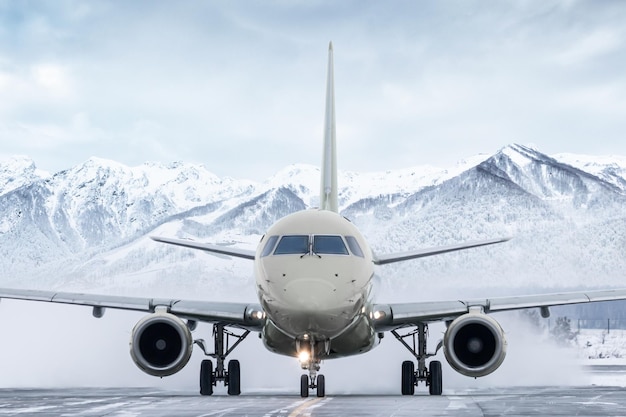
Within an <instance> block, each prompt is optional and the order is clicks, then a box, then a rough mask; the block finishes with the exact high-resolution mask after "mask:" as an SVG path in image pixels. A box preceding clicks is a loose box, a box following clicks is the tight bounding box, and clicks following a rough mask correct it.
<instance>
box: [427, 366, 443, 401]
mask: <svg viewBox="0 0 626 417" xmlns="http://www.w3.org/2000/svg"><path fill="white" fill-rule="evenodd" d="M442 379H443V378H442V375H441V362H439V361H432V362H431V363H430V365H428V392H429V393H430V395H441V392H442V391H443V381H442Z"/></svg>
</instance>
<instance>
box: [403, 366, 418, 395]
mask: <svg viewBox="0 0 626 417" xmlns="http://www.w3.org/2000/svg"><path fill="white" fill-rule="evenodd" d="M413 394H415V364H414V363H413V362H412V361H404V362H402V395H413Z"/></svg>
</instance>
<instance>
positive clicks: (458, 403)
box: [446, 395, 467, 410]
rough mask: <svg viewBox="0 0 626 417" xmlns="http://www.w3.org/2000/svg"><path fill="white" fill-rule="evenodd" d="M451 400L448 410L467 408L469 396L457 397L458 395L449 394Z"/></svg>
mask: <svg viewBox="0 0 626 417" xmlns="http://www.w3.org/2000/svg"><path fill="white" fill-rule="evenodd" d="M448 399H449V400H450V404H448V407H446V410H460V409H463V408H467V398H463V397H457V396H452V395H450V396H448Z"/></svg>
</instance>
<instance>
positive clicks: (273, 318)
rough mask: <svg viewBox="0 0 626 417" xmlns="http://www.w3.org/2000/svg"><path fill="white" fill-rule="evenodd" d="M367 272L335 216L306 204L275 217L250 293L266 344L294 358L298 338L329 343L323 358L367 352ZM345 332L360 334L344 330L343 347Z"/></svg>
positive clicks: (369, 267) (359, 248)
mask: <svg viewBox="0 0 626 417" xmlns="http://www.w3.org/2000/svg"><path fill="white" fill-rule="evenodd" d="M373 274H374V265H373V263H372V252H371V250H370V248H369V246H368V245H367V242H366V241H365V239H364V238H363V236H362V235H361V234H360V233H359V231H358V230H357V228H356V227H355V226H354V225H353V224H352V223H351V222H350V221H349V220H347V219H345V218H344V217H342V216H341V215H339V214H337V213H334V212H331V211H325V210H317V209H312V210H306V211H301V212H297V213H294V214H292V215H289V216H287V217H285V218H283V219H281V220H279V221H278V222H277V223H276V224H274V225H273V226H272V227H271V228H270V229H269V230H268V231H267V233H266V234H265V236H264V237H263V238H262V239H261V242H260V244H259V247H258V249H257V253H256V257H255V275H256V283H257V292H258V296H259V300H260V301H261V305H262V306H263V309H264V311H265V313H266V314H267V317H268V325H267V326H266V329H264V332H263V338H264V341H265V344H266V346H268V348H270V350H273V351H275V352H277V353H283V354H287V355H294V354H295V353H296V352H295V345H294V344H293V343H294V341H295V340H296V339H299V338H303V337H304V338H314V339H315V340H317V341H320V342H321V341H324V342H326V343H329V344H330V349H327V352H326V353H327V354H326V355H325V356H327V357H332V356H338V355H340V356H345V355H349V354H356V353H360V352H362V351H363V349H364V348H365V347H367V349H368V350H369V348H371V347H372V346H373V343H374V339H375V338H374V335H373V330H372V328H371V326H370V325H369V319H368V314H369V310H370V308H369V307H370V304H371V303H370V301H371V300H370V296H371V288H372V277H373ZM352 332H358V333H360V334H358V335H357V334H352V335H350V337H349V339H350V341H348V345H346V343H345V341H344V339H347V337H346V333H352ZM360 339H363V340H360ZM352 345H354V346H352ZM365 345H368V346H365ZM350 350H354V352H350ZM333 353H334V354H335V355H333Z"/></svg>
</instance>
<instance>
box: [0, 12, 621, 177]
mask: <svg viewBox="0 0 626 417" xmlns="http://www.w3.org/2000/svg"><path fill="white" fill-rule="evenodd" d="M625 21H626V2H622V1H609V0H602V1H551V0H546V1H534V2H533V1H511V0H508V1H495V0H493V1H489V0H481V1H471V0H467V1H465V0H464V1H428V0H425V1H412V0H411V1H402V0H398V1H391V2H380V1H367V0H364V1H353V0H346V1H341V2H337V1H322V0H312V1H299V0H295V1H288V0H269V1H267V0H264V1H261V0H258V1H255V0H249V1H180V2H172V1H159V0H155V1H132V2H129V1H78V0H60V1H55V2H50V1H43V0H42V1H29V0H24V1H12V0H0V160H2V159H6V158H8V157H10V156H11V155H27V156H30V157H31V158H33V159H34V161H35V163H36V164H37V166H38V167H39V168H40V169H43V170H46V171H49V172H52V173H54V172H57V171H60V170H63V169H67V168H70V167H72V166H75V165H78V164H80V163H82V162H84V161H85V160H87V159H88V158H90V157H92V156H96V157H100V158H106V159H112V160H116V161H118V162H121V163H124V164H126V165H130V166H135V165H139V164H142V163H144V162H146V161H156V162H163V163H168V162H172V161H184V162H190V163H198V164H203V165H204V166H205V167H206V168H207V169H208V170H209V171H212V172H214V173H215V174H217V175H220V176H230V177H234V178H249V179H255V180H262V179H265V178H267V177H268V176H271V175H272V174H273V173H275V172H277V171H279V170H280V169H281V168H283V167H285V166H286V165H289V164H292V163H307V164H315V165H318V164H319V163H320V160H321V141H322V135H323V119H324V101H325V96H324V95H325V82H326V65H327V51H328V43H329V41H332V42H333V45H334V53H335V54H334V61H335V100H336V117H337V138H338V155H339V168H340V169H342V170H352V171H386V170H391V169H396V168H406V167H411V166H418V165H427V164H428V165H434V166H438V167H447V166H453V165H454V164H455V163H456V162H457V161H459V160H461V159H463V158H465V157H469V156H472V155H475V154H477V153H495V152H496V151H497V150H498V149H500V148H502V147H504V146H506V145H507V144H510V143H521V144H531V145H533V146H535V147H536V148H537V149H539V150H540V151H542V152H544V153H548V154H553V153H559V152H572V153H583V154H593V155H609V154H615V155H626V140H625V139H626V26H625V25H624V24H623V22H625Z"/></svg>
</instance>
